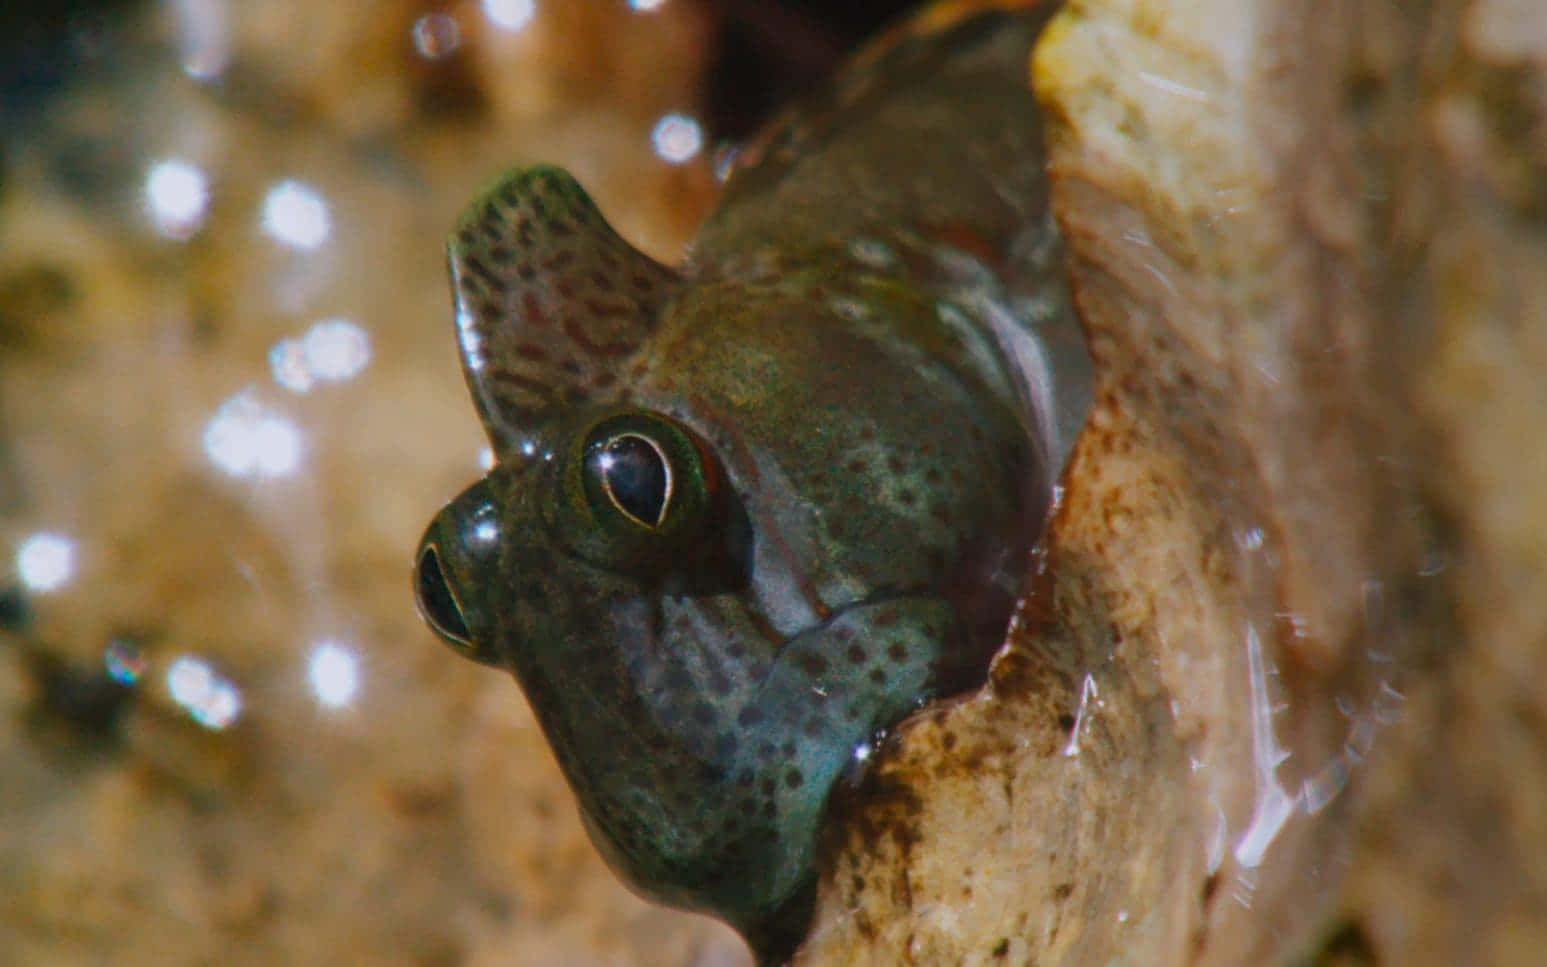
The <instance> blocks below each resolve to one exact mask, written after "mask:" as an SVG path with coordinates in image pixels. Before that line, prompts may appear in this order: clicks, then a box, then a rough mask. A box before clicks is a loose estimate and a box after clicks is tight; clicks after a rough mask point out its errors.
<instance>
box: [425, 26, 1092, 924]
mask: <svg viewBox="0 0 1547 967" xmlns="http://www.w3.org/2000/svg"><path fill="white" fill-rule="evenodd" d="M1045 16H1046V15H1045V13H1015V14H1004V13H993V14H977V15H972V16H969V17H967V18H965V19H963V20H962V21H961V22H959V23H958V24H957V25H955V26H954V27H951V28H949V29H947V30H944V31H937V32H935V33H931V34H929V35H925V36H919V37H909V38H905V39H903V40H901V41H897V42H895V43H893V44H892V45H891V46H890V47H889V48H888V49H886V50H885V51H884V52H882V53H880V54H876V55H872V56H871V57H870V58H868V59H867V60H865V61H864V62H862V63H860V64H859V65H857V66H855V67H854V68H852V69H850V70H849V71H848V72H846V73H845V74H843V75H842V76H840V78H839V79H838V81H837V82H836V83H835V85H834V86H833V88H832V89H831V91H830V92H829V94H828V95H827V96H826V98H825V99H824V100H823V101H821V102H820V103H818V104H816V105H815V106H813V107H811V108H808V109H807V110H806V111H804V112H800V113H796V114H792V115H790V116H789V117H787V118H785V119H784V120H783V121H782V122H780V123H778V124H776V125H775V126H774V128H773V129H772V133H771V134H770V135H769V136H768V137H766V138H765V139H764V140H763V141H761V142H759V143H758V144H756V145H754V146H752V147H750V148H749V149H747V152H746V159H747V160H745V161H744V162H743V163H742V165H741V167H740V169H739V170H738V171H737V172H736V173H735V174H733V176H732V177H731V179H730V181H729V183H728V185H727V187H726V191H725V193H724V196H723V199H722V201H721V203H720V205H719V207H718V208H717V209H716V211H715V212H714V213H713V214H712V215H711V217H710V218H709V219H708V220H707V222H706V223H705V225H704V226H703V228H702V230H701V232H700V234H699V236H698V239H697V241H696V242H695V244H694V246H693V249H692V252H691V255H690V257H689V258H688V259H687V261H686V262H685V264H684V265H683V266H681V267H680V268H671V267H666V266H663V265H660V264H658V263H656V262H654V261H652V260H651V259H649V258H647V257H646V256H644V255H643V254H641V253H639V252H638V251H636V250H635V249H633V248H632V247H631V246H630V245H628V243H626V242H625V241H624V240H622V239H621V238H619V237H618V236H617V235H616V234H615V233H614V232H613V231H612V229H611V228H610V227H609V226H608V225H607V223H606V221H605V219H604V218H603V217H602V215H601V214H600V213H599V212H598V211H597V210H596V208H595V206H594V205H593V204H592V203H591V201H590V199H589V198H588V197H587V196H586V195H585V193H584V191H583V190H582V189H581V188H580V186H579V185H577V184H576V183H575V182H574V180H573V179H572V178H571V177H570V176H569V175H568V174H566V173H565V172H563V171H562V170H560V169H557V168H552V167H546V166H539V167H535V168H528V169H524V170H519V171H516V172H512V173H510V174H508V175H506V176H505V177H503V178H501V179H500V180H499V181H498V182H496V183H495V184H494V185H493V186H491V187H490V188H489V189H488V190H487V191H486V192H485V193H483V194H482V195H480V196H479V197H478V198H477V199H476V200H475V201H474V202H473V203H472V204H471V205H470V206H469V207H468V209H467V211H466V213H465V214H464V215H463V217H462V219H461V221H460V222H459V224H458V226H457V228H456V230H455V232H454V234H453V236H452V241H451V243H450V246H449V248H450V264H451V270H452V276H453V289H454V293H455V302H456V318H457V332H458V338H459V341H460V346H461V351H462V359H463V366H464V370H465V374H466V376H467V380H468V385H469V388H470V390H471V392H472V396H473V399H474V402H475V405H476V407H477V409H478V412H479V416H480V418H481V420H482V422H483V424H484V426H485V429H486V430H487V432H488V435H489V438H490V440H491V443H492V445H493V449H494V452H495V456H496V463H495V466H494V467H493V469H492V470H490V471H489V473H488V474H487V475H486V476H485V477H484V478H483V479H482V480H481V481H479V482H478V483H476V484H474V485H473V486H472V487H470V488H468V490H466V491H465V492H463V494H462V495H460V496H459V497H457V498H456V499H455V500H453V501H452V502H451V503H450V504H449V505H448V506H447V507H446V508H445V509H443V510H442V511H441V512H440V514H439V515H437V517H436V518H435V520H434V521H433V522H432V523H431V525H430V527H429V529H428V530H427V531H426V534H425V537H424V540H423V542H422V543H421V545H420V548H419V552H418V558H417V577H416V585H417V590H418V598H419V603H420V607H421V610H422V611H423V612H424V613H425V615H426V617H427V618H428V619H429V621H430V623H431V625H432V626H433V627H434V628H435V629H436V630H437V631H438V632H439V633H440V634H441V635H442V637H443V638H445V639H446V640H447V641H448V642H449V643H451V644H452V646H453V647H454V648H456V649H457V650H458V651H459V652H461V653H462V654H464V655H466V656H467V657H469V658H472V659H474V660H477V661H481V662H484V663H487V664H490V665H494V666H498V667H504V668H508V669H510V670H511V671H513V672H514V674H515V676H516V678H517V680H518V681H519V682H520V684H521V686H522V688H523V690H524V691H525V693H526V695H527V697H528V699H529V700H530V702H531V704H532V706H533V709H534V710H535V712H536V715H537V718H538V720H539V722H540V723H541V725H542V728H543V730H544V732H545V734H546V736H547V738H548V740H549V742H550V743H551V745H552V747H553V750H554V752H555V755H556V757H557V759H558V761H559V764H560V766H561V767H562V769H563V771H564V774H565V776H566V777H567V779H568V781H569V783H570V785H571V786H572V788H573V789H574V791H575V794H576V797H577V799H578V801H579V804H580V808H581V812H582V814H583V815H584V817H585V820H586V824H587V828H588V830H589V831H590V834H591V836H592V839H593V840H594V841H595V843H596V844H597V846H598V848H599V849H600V850H601V852H602V853H603V854H604V855H605V856H606V857H607V859H608V860H609V862H610V863H611V864H612V865H613V867H614V868H615V869H616V870H617V871H618V872H619V873H620V874H621V875H622V876H623V877H624V878H625V879H626V880H627V881H628V882H629V883H630V884H631V885H632V886H633V887H634V888H635V889H636V890H638V891H639V892H641V893H643V894H645V895H647V896H651V897H653V898H656V899H658V900H661V901H662V902H666V903H669V904H672V905H676V906H681V907H686V908H691V909H697V910H702V911H706V912H710V913H713V914H716V915H718V916H720V917H722V918H723V919H725V920H727V921H728V922H730V923H731V924H732V925H734V926H736V927H738V928H740V929H741V930H742V931H743V932H744V933H745V934H747V935H748V936H749V937H752V938H754V940H756V938H758V937H761V936H766V935H767V933H768V930H769V924H772V923H777V922H780V920H781V918H784V919H787V918H788V917H789V910H790V909H791V908H792V904H798V903H799V902H800V898H801V897H802V896H803V895H806V892H807V887H809V885H810V883H811V882H812V879H813V871H814V865H815V851H816V844H817V834H818V830H819V828H820V823H821V818H822V813H823V810H824V808H825V805H826V802H827V798H828V794H829V792H830V791H831V789H832V787H833V784H834V783H835V781H836V780H837V779H838V778H839V777H840V775H841V774H842V773H843V772H844V770H845V769H848V768H850V767H851V766H852V765H853V763H854V762H855V760H856V754H857V753H859V754H860V755H861V756H862V755H863V753H864V750H866V749H868V743H870V742H871V741H872V740H873V739H874V738H875V736H876V735H877V734H878V733H879V732H880V731H881V730H884V729H886V728H887V727H889V726H891V725H893V724H895V723H896V722H897V721H899V720H900V719H902V718H904V717H905V716H906V715H908V714H909V713H910V712H912V711H914V710H916V709H917V708H919V707H920V706H921V704H923V703H924V702H926V701H928V700H930V699H931V698H934V697H937V696H940V695H945V694H950V693H952V692H956V691H960V690H962V689H964V688H969V687H972V686H973V685H974V684H975V683H978V682H981V681H982V679H983V677H984V674H985V672H986V668H987V664H988V661H989V658H990V656H991V655H992V653H993V652H994V651H995V650H996V649H997V648H998V646H999V645H1000V643H1001V641H1002V640H1003V637H1004V634H1005V630H1006V625H1007V623H1008V621H1009V616H1010V613H1011V609H1012V607H1013V606H1014V603H1015V600H1016V597H1017V595H1018V594H1019V593H1020V588H1021V582H1022V578H1023V577H1024V573H1025V570H1026V568H1027V566H1028V562H1029V559H1030V552H1031V549H1032V548H1033V546H1034V545H1035V542H1036V541H1037V539H1038V537H1039V536H1040V533H1041V530H1042V527H1043V525H1044V523H1045V519H1046V515H1047V512H1048V508H1049V506H1050V502H1051V499H1052V489H1053V482H1054V479H1055V477H1056V474H1057V472H1058V470H1059V467H1060V465H1061V463H1062V460H1063V455H1064V453H1065V452H1066V450H1067V447H1068V444H1069V440H1070V438H1071V437H1072V434H1073V432H1074V429H1075V428H1076V427H1077V425H1078V421H1079V419H1080V418H1081V416H1082V415H1083V411H1084V407H1085V405H1086V400H1087V399H1088V392H1089V390H1088V379H1089V362H1088V360H1087V359H1086V357H1085V355H1084V347H1083V342H1082V339H1081V336H1080V333H1079V330H1078V325H1077V323H1076V322H1075V321H1074V317H1073V313H1072V311H1071V309H1070V308H1069V303H1068V299H1067V296H1066V294H1065V292H1064V289H1063V283H1062V280H1061V271H1060V270H1061V265H1060V259H1061V248H1060V245H1059V241H1058V238H1057V234H1056V231H1055V230H1054V228H1053V225H1052V222H1051V220H1050V218H1049V216H1048V213H1047V204H1046V188H1045V182H1044V174H1043V163H1042V152H1041V142H1040V128H1039V122H1038V119H1037V116H1036V110H1035V104H1034V102H1033V100H1032V98H1031V94H1030V92H1029V89H1028V80H1027V77H1028V68H1027V57H1028V56H1029V51H1030V47H1031V43H1032V41H1033V39H1034V37H1035V34H1036V31H1037V30H1038V29H1039V27H1040V24H1041V22H1042V21H1043V20H1044V19H1045Z"/></svg>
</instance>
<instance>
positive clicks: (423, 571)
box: [419, 547, 473, 645]
mask: <svg viewBox="0 0 1547 967" xmlns="http://www.w3.org/2000/svg"><path fill="white" fill-rule="evenodd" d="M419 610H420V611H422V612H423V613H424V616H425V617H426V618H427V619H429V622H430V624H431V625H433V626H434V627H435V630H436V631H438V632H440V633H441V634H442V635H444V636H445V637H447V638H451V639H454V640H455V641H458V642H460V643H461V644H464V645H465V644H467V643H468V642H469V641H470V639H471V638H472V637H473V636H472V633H471V632H469V631H468V630H467V622H465V621H463V620H462V609H461V608H459V607H457V599H456V598H454V597H452V596H451V589H450V588H449V587H447V586H446V578H445V577H444V576H443V575H442V574H441V572H440V558H439V557H438V556H437V555H436V553H435V549H434V548H433V547H427V548H425V550H424V554H423V555H422V556H420V558H419Z"/></svg>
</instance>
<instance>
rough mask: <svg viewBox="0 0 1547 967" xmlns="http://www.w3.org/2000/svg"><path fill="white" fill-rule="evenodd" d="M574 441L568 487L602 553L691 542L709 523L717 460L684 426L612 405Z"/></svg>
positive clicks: (718, 502)
mask: <svg viewBox="0 0 1547 967" xmlns="http://www.w3.org/2000/svg"><path fill="white" fill-rule="evenodd" d="M577 443H579V450H578V452H577V453H576V457H577V459H576V460H575V461H574V462H573V463H572V464H571V466H572V467H573V468H575V470H578V474H573V471H571V473H572V474H573V475H572V476H571V477H570V479H571V480H574V484H572V485H570V486H571V487H572V488H573V489H569V490H568V491H567V492H568V493H569V494H570V495H572V497H575V498H579V499H578V500H577V501H576V503H577V505H578V506H579V507H581V508H584V511H583V512H584V513H586V514H588V515H589V517H590V519H591V525H592V527H594V528H595V534H596V535H597V539H598V540H600V541H601V543H600V544H598V545H597V548H598V553H599V554H600V555H601V557H602V559H604V560H610V561H612V562H614V563H619V562H621V561H623V560H635V561H639V560H641V557H640V555H643V556H644V557H651V556H652V555H655V554H658V553H663V552H668V551H670V549H672V548H682V547H685V546H688V545H691V544H693V542H694V541H695V540H697V539H698V538H700V537H702V536H703V535H704V534H705V533H707V532H708V531H709V530H710V529H712V528H713V527H714V526H715V525H716V522H717V521H718V518H719V516H720V513H721V510H722V505H723V503H724V501H723V495H722V492H721V491H722V489H723V488H722V486H721V476H722V475H721V472H720V469H719V461H718V460H716V458H715V456H714V453H713V452H712V451H711V450H710V449H709V445H708V444H707V443H705V442H704V441H703V440H702V439H701V438H700V437H699V436H698V434H697V433H695V432H694V431H693V430H692V429H690V428H689V427H687V426H684V425H683V424H681V423H679V422H677V421H676V420H675V419H672V418H671V417H669V416H667V415H665V414H663V413H656V412H654V411H652V410H623V411H617V410H614V411H612V412H611V413H609V414H606V415H603V416H602V417H601V418H600V419H598V420H597V421H596V422H594V423H592V424H591V425H590V426H589V427H588V428H587V429H586V430H585V432H583V433H582V434H580V435H579V437H578V438H577ZM575 476H578V478H579V479H578V480H575V479H574V478H575ZM603 545H605V546H606V547H608V548H610V550H602V549H601V548H602V546H603Z"/></svg>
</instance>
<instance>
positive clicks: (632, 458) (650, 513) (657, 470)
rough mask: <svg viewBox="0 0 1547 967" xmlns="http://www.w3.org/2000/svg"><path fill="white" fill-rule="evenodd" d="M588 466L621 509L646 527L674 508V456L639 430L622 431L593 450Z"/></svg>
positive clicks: (659, 522) (656, 524) (663, 518)
mask: <svg viewBox="0 0 1547 967" xmlns="http://www.w3.org/2000/svg"><path fill="white" fill-rule="evenodd" d="M590 460H591V462H592V463H593V464H594V467H592V468H589V472H590V473H591V474H593V475H594V476H595V477H596V479H597V481H598V482H599V483H600V484H601V488H602V492H603V493H604V494H606V495H607V499H608V500H610V501H612V505H613V506H614V507H616V508H617V509H618V510H619V512H621V513H623V514H624V515H626V516H627V517H629V518H630V519H631V520H634V521H636V522H638V523H639V524H640V525H642V526H644V527H649V528H651V529H654V528H657V527H660V526H661V525H662V524H664V523H665V522H666V515H667V511H668V510H670V508H671V499H672V488H673V485H674V484H675V483H676V481H675V480H674V479H673V474H672V470H671V458H669V457H668V456H667V455H666V453H665V452H664V451H663V450H662V449H661V445H660V444H659V443H656V442H655V441H654V440H652V439H651V438H649V437H647V436H644V435H643V434H640V433H632V432H630V433H620V434H618V435H617V436H615V437H613V438H612V439H611V440H608V441H607V442H605V443H603V444H602V445H601V446H600V447H598V448H596V449H595V450H594V451H592V453H591V456H590Z"/></svg>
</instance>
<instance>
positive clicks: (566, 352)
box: [447, 165, 677, 456]
mask: <svg viewBox="0 0 1547 967" xmlns="http://www.w3.org/2000/svg"><path fill="white" fill-rule="evenodd" d="M447 255H448V258H449V261H450V263H451V285H452V295H453V297H454V299H455V300H456V319H457V339H458V343H459V345H460V348H461V353H462V371H463V373H464V374H465V375H466V376H467V385H468V388H469V389H470V390H471V391H472V395H473V401H474V403H475V404H476V405H477V407H478V414H479V417H480V418H481V419H482V421H483V425H484V430H485V431H486V432H487V433H488V435H489V441H490V443H492V444H493V445H494V448H495V452H496V453H498V454H500V455H501V456H504V455H506V454H512V453H515V452H517V451H518V448H519V447H520V444H521V442H522V441H523V440H525V439H526V438H527V437H528V436H529V435H530V434H531V433H532V431H533V430H534V429H535V428H536V427H537V426H538V425H540V424H541V423H543V422H544V421H546V420H547V419H549V418H550V417H551V416H552V415H553V414H554V413H556V412H558V411H559V410H560V409H562V408H564V407H569V406H574V405H577V404H581V403H586V402H598V401H603V400H606V399H608V398H610V397H615V396H616V395H617V394H618V392H619V388H620V387H619V384H620V377H621V376H622V373H621V372H620V371H621V369H622V368H623V366H624V365H625V363H626V362H627V360H628V359H629V357H630V356H632V355H633V353H634V351H635V350H636V349H638V348H639V345H640V343H641V342H642V341H643V340H644V338H645V337H646V336H647V335H648V334H649V332H650V331H651V330H652V329H653V328H654V326H655V320H656V310H657V309H658V308H659V306H660V305H661V303H662V302H663V301H664V300H665V298H666V297H667V296H668V295H669V294H670V292H671V290H672V288H673V287H674V286H675V284H676V282H677V275H676V273H675V272H673V271H672V270H671V269H670V268H668V267H666V266H664V265H661V264H660V263H658V262H656V261H654V260H653V259H651V258H650V257H649V256H647V255H645V254H644V253H642V252H640V251H638V250H637V249H635V248H634V247H633V246H631V245H629V243H627V242H625V241H624V240H623V239H622V238H621V237H619V236H618V234H617V232H615V231H613V229H612V226H611V225H608V224H607V221H606V219H604V218H603V217H602V215H601V212H599V211H597V209H596V205H595V204H593V203H592V201H591V199H590V197H589V196H587V195H586V193H585V190H584V189H582V188H581V187H580V185H579V183H577V182H576V181H575V179H574V178H572V177H571V176H570V174H569V173H568V172H567V171H564V170H563V169H562V168H555V167H551V166H547V165H540V166H537V167H532V168H525V169H517V170H514V171H511V172H508V173H506V174H505V175H503V176H502V177H501V178H500V179H499V180H498V181H496V182H495V183H494V184H493V185H492V186H490V187H489V188H488V189H487V190H485V191H484V192H483V193H481V194H480V195H479V196H478V197H477V198H475V199H474V200H473V202H472V204H470V205H468V207H467V208H466V209H465V210H464V211H463V213H462V217H461V219H460V220H459V221H458V222H457V227H456V231H455V233H454V234H453V235H452V236H451V241H450V243H449V244H448V246H447Z"/></svg>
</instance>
